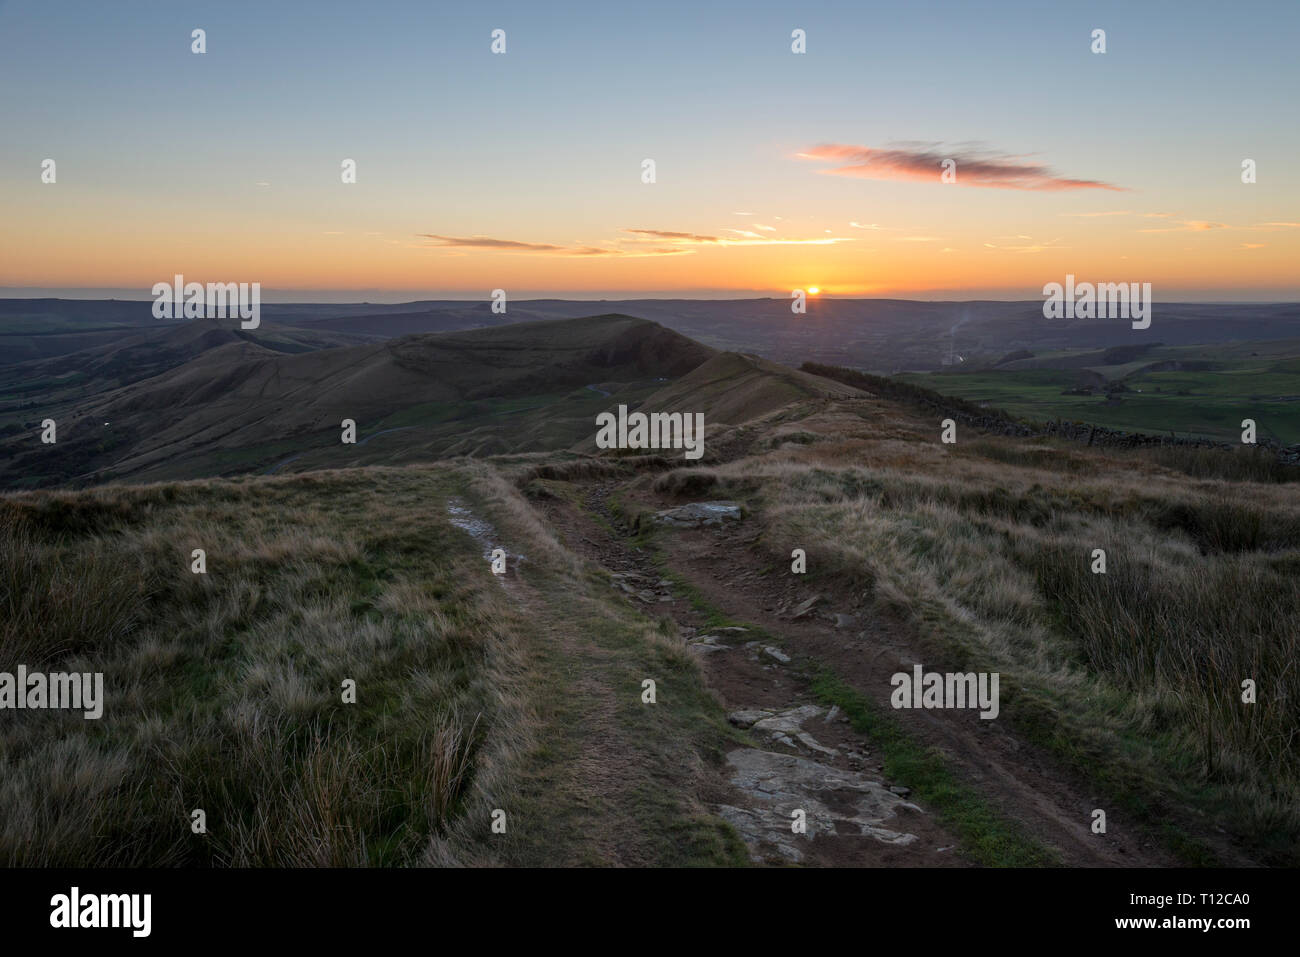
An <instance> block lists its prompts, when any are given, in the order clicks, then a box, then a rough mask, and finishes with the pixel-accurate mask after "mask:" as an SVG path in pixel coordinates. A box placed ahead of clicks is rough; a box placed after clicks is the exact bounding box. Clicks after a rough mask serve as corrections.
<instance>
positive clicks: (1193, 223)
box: [1138, 219, 1235, 233]
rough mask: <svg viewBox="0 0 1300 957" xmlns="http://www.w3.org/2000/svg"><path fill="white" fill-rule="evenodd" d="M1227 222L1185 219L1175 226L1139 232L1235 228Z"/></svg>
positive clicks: (1201, 230) (1193, 231) (1184, 231)
mask: <svg viewBox="0 0 1300 957" xmlns="http://www.w3.org/2000/svg"><path fill="white" fill-rule="evenodd" d="M1234 228H1235V227H1233V226H1229V225H1228V224H1227V223H1212V222H1210V221H1209V220H1207V219H1183V220H1180V221H1179V222H1178V223H1177V225H1174V226H1161V227H1156V228H1151V229H1139V230H1138V232H1139V233H1188V232H1191V233H1204V232H1209V231H1210V230H1211V229H1234Z"/></svg>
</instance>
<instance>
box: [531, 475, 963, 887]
mask: <svg viewBox="0 0 1300 957" xmlns="http://www.w3.org/2000/svg"><path fill="white" fill-rule="evenodd" d="M614 488H615V485H614V484H613V483H604V484H599V485H596V486H593V487H591V488H589V489H588V492H587V500H586V503H585V506H586V507H585V508H584V509H580V508H574V507H573V506H572V505H570V504H568V503H566V502H563V501H561V500H559V499H551V500H547V501H546V502H545V503H544V505H543V507H544V509H545V511H546V513H547V518H548V519H549V520H550V523H551V525H552V526H553V527H554V528H555V529H556V530H557V531H558V532H559V533H560V535H561V537H562V538H563V539H564V541H565V543H566V545H567V546H568V547H570V548H573V549H575V550H577V551H579V552H580V553H582V554H584V555H585V556H586V557H587V558H589V559H592V560H593V561H595V562H597V563H599V564H600V565H601V566H603V567H604V568H606V569H609V570H610V572H611V576H610V577H611V585H612V587H614V588H616V589H618V590H619V591H620V592H622V593H623V594H624V596H625V597H626V598H627V599H628V600H629V601H632V602H635V603H637V604H639V605H641V606H645V611H646V612H647V613H649V614H658V615H660V616H668V617H671V618H672V619H673V621H674V622H675V623H676V626H677V628H678V632H679V634H680V636H681V639H682V641H683V642H684V644H685V645H686V647H687V648H688V649H689V650H691V651H692V652H693V653H695V654H697V655H698V656H699V658H700V662H701V667H702V668H703V670H704V672H705V675H706V678H707V680H708V681H709V684H710V687H711V688H713V690H714V691H715V693H716V694H718V695H719V697H721V699H722V700H723V702H724V704H725V706H726V707H727V708H728V709H729V715H728V718H729V721H730V722H731V723H732V724H733V725H734V726H736V727H737V728H738V729H741V730H744V731H746V732H747V733H748V735H749V737H750V740H751V742H752V746H748V747H738V748H735V749H733V750H732V751H730V752H729V753H728V754H727V755H726V766H725V768H724V769H723V771H722V778H723V780H721V781H720V782H718V783H719V785H720V787H719V788H718V790H717V793H716V796H715V797H714V799H713V808H714V810H715V812H716V813H717V814H718V815H719V816H720V817H722V818H723V819H724V820H727V821H728V822H730V823H731V824H732V825H733V826H734V827H735V829H736V830H737V832H738V833H739V834H740V835H741V837H742V838H743V839H744V841H745V844H746V846H747V847H748V848H749V852H750V856H751V859H752V860H753V861H754V862H756V863H769V864H800V865H812V866H817V865H822V866H885V865H888V866H961V865H962V864H964V863H965V862H964V861H962V860H961V859H960V858H959V857H957V856H956V855H955V854H954V853H953V850H954V847H955V844H956V841H955V839H954V838H953V836H952V835H951V834H949V833H948V832H947V831H945V830H944V829H943V827H942V826H941V825H939V824H938V822H937V821H935V820H934V818H933V817H932V816H931V815H929V814H927V813H926V812H925V810H924V809H923V808H922V807H921V806H919V805H918V804H917V803H915V802H913V801H909V800H908V795H909V790H908V788H907V787H906V786H904V785H900V784H899V783H897V782H889V781H887V780H885V779H884V777H883V775H882V771H883V767H882V766H881V765H880V764H879V763H878V762H875V761H873V759H872V757H871V756H870V753H869V743H868V742H866V741H865V740H863V739H862V738H861V736H860V735H858V734H856V733H855V732H854V731H853V730H852V729H851V728H850V727H849V725H848V722H847V719H846V718H845V717H844V716H843V715H841V714H839V713H838V711H837V710H834V709H832V710H831V711H827V710H826V709H825V708H823V707H821V706H819V705H816V704H815V703H813V699H812V695H811V694H810V692H809V689H808V688H807V687H806V686H805V684H804V682H803V681H802V679H801V678H800V677H799V676H797V675H796V674H794V673H792V671H791V669H790V668H789V664H790V661H791V659H790V657H789V656H788V655H787V654H786V653H785V652H783V651H782V650H781V649H780V648H779V647H776V646H775V645H773V644H771V643H770V642H763V641H757V640H753V638H752V636H750V635H749V634H748V629H746V628H744V627H742V626H723V627H712V628H707V629H706V628H704V627H703V624H704V615H703V614H702V613H701V612H700V611H698V610H697V609H695V608H693V607H692V606H691V604H690V602H688V601H686V600H685V596H683V595H680V594H675V593H674V585H673V582H672V581H671V580H669V579H667V578H664V577H663V576H662V575H660V574H658V572H657V570H656V568H655V566H654V564H653V562H652V561H651V559H650V556H649V555H648V554H646V553H645V552H643V551H641V550H639V549H638V548H637V547H636V546H635V545H633V544H631V541H630V539H631V533H630V530H629V529H627V528H626V527H625V526H624V525H623V523H622V522H621V520H620V519H619V517H618V516H617V515H616V514H614V512H613V510H612V509H610V508H609V501H608V499H609V495H610V493H611V492H612V491H613V490H614ZM697 504H699V505H700V507H696V508H688V509H686V510H685V511H679V512H676V513H670V514H672V517H671V519H670V520H669V521H667V522H665V524H667V525H671V526H673V527H675V528H702V529H715V528H717V527H719V526H721V525H722V524H724V523H725V524H727V525H732V524H735V523H736V522H737V521H739V520H740V519H741V514H740V509H739V507H738V506H736V505H735V503H731V502H725V503H697ZM593 515H595V516H599V519H600V520H599V521H598V520H596V519H594V518H593ZM796 823H797V824H798V825H800V826H799V827H796V826H795V825H796Z"/></svg>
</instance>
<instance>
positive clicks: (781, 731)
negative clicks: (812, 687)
mask: <svg viewBox="0 0 1300 957" xmlns="http://www.w3.org/2000/svg"><path fill="white" fill-rule="evenodd" d="M822 714H824V711H823V709H821V708H819V707H817V706H816V705H815V704H806V705H803V706H802V707H799V708H791V709H789V710H788V711H779V712H777V713H775V714H771V713H769V715H768V716H766V717H762V718H759V719H757V720H756V721H754V723H753V729H754V730H755V731H766V732H767V733H768V734H770V735H772V737H773V738H775V739H776V740H778V741H780V742H781V743H782V744H789V745H790V746H791V747H793V746H794V741H792V740H790V739H791V737H793V738H797V739H798V740H799V741H800V742H801V743H802V744H803V745H804V747H806V748H808V749H809V750H811V751H816V752H818V753H819V754H824V755H826V756H827V757H834V756H835V755H836V754H838V752H837V751H835V750H834V749H833V748H827V747H823V746H822V745H821V744H819V743H818V742H817V739H816V738H814V737H813V736H812V735H811V734H809V733H808V732H807V731H805V730H804V729H803V723H804V722H805V721H807V720H809V719H810V718H816V717H818V716H820V715H822Z"/></svg>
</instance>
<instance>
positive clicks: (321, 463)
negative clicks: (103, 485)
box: [0, 316, 712, 487]
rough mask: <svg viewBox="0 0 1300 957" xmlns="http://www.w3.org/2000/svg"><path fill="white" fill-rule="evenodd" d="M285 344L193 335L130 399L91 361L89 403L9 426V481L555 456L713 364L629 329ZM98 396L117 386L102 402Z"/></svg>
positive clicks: (545, 328) (47, 391)
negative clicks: (599, 424)
mask: <svg viewBox="0 0 1300 957" xmlns="http://www.w3.org/2000/svg"><path fill="white" fill-rule="evenodd" d="M284 335H285V334H284V333H283V332H282V333H280V338H279V339H278V340H277V339H276V338H274V337H272V338H269V339H268V338H263V339H257V338H251V337H246V336H242V335H240V334H239V333H238V332H232V331H230V330H224V329H220V328H217V327H208V328H205V327H202V326H189V327H185V328H184V331H183V333H182V332H181V331H180V330H178V331H177V333H176V335H175V336H174V337H172V338H174V339H176V340H177V341H175V342H171V340H170V339H169V340H168V341H169V342H171V345H172V346H173V347H174V348H172V349H171V350H170V351H169V352H168V355H171V356H173V357H175V356H176V355H178V354H180V355H182V356H184V355H185V350H190V351H191V352H192V353H193V355H192V357H188V358H186V360H185V361H181V362H180V363H179V364H175V363H172V365H171V367H169V368H168V369H167V370H166V371H164V372H161V373H159V374H157V375H154V376H152V377H150V378H146V379H142V380H140V381H132V382H129V383H128V384H126V385H123V386H121V387H116V386H115V384H113V383H112V381H111V380H107V379H106V377H105V373H104V372H103V368H102V367H103V365H104V363H105V362H107V361H108V359H109V358H111V359H112V360H113V364H114V368H116V367H117V366H119V365H120V363H121V358H120V356H118V355H117V354H113V355H112V356H111V357H105V356H104V355H103V354H102V352H100V351H96V352H92V353H90V354H82V358H83V359H85V360H86V362H85V364H84V366H82V367H81V368H82V371H81V375H83V376H84V377H85V382H86V384H87V389H89V390H91V391H89V393H88V394H87V393H85V392H83V391H82V390H80V389H72V388H62V387H60V386H57V385H53V384H50V385H49V387H48V388H35V387H34V391H32V392H31V393H30V396H31V398H30V399H29V400H28V401H25V402H23V403H22V407H21V409H19V410H15V409H12V408H11V410H10V412H9V414H8V416H7V418H8V421H7V422H3V423H0V449H3V450H4V451H5V453H6V457H5V458H4V459H3V460H0V482H3V483H4V484H6V485H8V486H9V487H41V486H47V485H54V484H59V483H63V482H77V483H81V484H88V483H90V482H94V481H103V480H105V479H108V478H127V477H129V478H132V479H135V480H149V479H176V478H189V477H195V476H205V475H218V474H222V475H230V474H239V473H244V472H250V471H266V470H268V469H278V468H284V467H286V466H290V465H291V464H292V463H296V464H292V468H293V469H294V470H297V469H305V468H338V467H346V466H349V465H356V464H371V463H391V462H403V461H421V460H423V461H428V460H430V459H434V458H438V457H442V456H446V455H456V454H476V455H483V454H493V453H501V452H508V451H533V450H538V449H543V448H555V447H557V446H565V445H571V444H573V443H575V442H577V441H578V440H579V439H580V438H582V437H583V436H585V435H586V434H587V433H588V432H589V424H590V422H591V421H594V417H595V414H596V412H597V411H599V410H600V408H603V407H604V406H603V405H601V404H600V403H598V402H594V401H592V400H594V399H599V398H602V397H605V396H606V395H607V394H612V393H614V392H616V391H617V392H620V393H623V392H624V391H626V394H625V395H622V396H621V397H622V399H623V400H624V401H628V400H629V399H630V400H631V401H635V400H638V399H640V398H643V397H644V396H645V395H647V394H648V393H649V392H650V391H653V389H654V388H657V387H658V384H659V383H661V382H662V381H666V380H667V379H668V378H670V377H676V376H680V375H682V374H684V373H686V372H688V371H690V370H691V369H693V368H695V367H696V366H698V365H699V364H700V363H702V362H704V361H705V360H706V359H707V358H708V357H709V356H710V355H711V354H712V353H711V350H709V349H708V348H706V347H704V346H701V345H699V344H698V343H695V342H692V341H691V340H689V339H686V338H685V337H683V336H681V335H679V334H677V333H675V332H672V331H670V330H668V329H665V328H663V327H662V326H659V325H657V324H655V323H652V322H648V321H646V320H641V319H632V318H628V317H625V316H596V317H587V318H583V319H569V320H559V321H555V322H540V323H518V324H513V325H508V326H499V327H492V328H485V329H477V330H472V331H469V332H455V333H444V334H436V335H427V336H411V337H406V338H402V339H394V340H391V341H388V342H384V343H380V344H374V345H360V346H352V347H347V348H320V349H313V350H311V351H305V352H294V353H292V354H289V353H288V352H287V349H288V345H287V344H286V343H285V341H284ZM273 345H278V346H279V347H280V348H272V346H273ZM157 346H158V343H157V342H153V341H149V342H138V343H135V344H132V345H131V346H129V347H128V352H129V354H130V355H131V356H132V357H133V359H134V360H135V361H138V362H141V363H142V364H144V363H147V362H148V361H149V360H150V359H151V358H152V357H153V355H154V350H155V349H156V348H157ZM52 361H54V360H52ZM65 361H66V360H58V362H59V363H64V362H65ZM42 368H43V366H42ZM60 368H62V365H60ZM73 374H74V375H75V374H76V373H73ZM48 378H49V377H48V376H47V377H46V378H45V379H40V380H38V381H37V382H36V385H37V386H39V385H40V383H41V382H46V381H47V380H48ZM94 382H99V383H100V384H101V385H102V384H105V383H106V382H107V383H108V385H107V386H106V387H105V388H104V389H103V391H100V392H98V393H95V392H93V388H92V383H94ZM589 387H591V388H589ZM73 396H76V398H75V399H74V398H72V397H73ZM526 413H535V414H531V415H530V414H526ZM46 418H53V419H54V420H55V421H56V422H57V423H58V428H59V432H58V442H57V443H56V444H54V445H44V444H42V443H41V442H40V440H39V433H40V423H41V422H42V421H43V420H45V419H46ZM344 419H352V420H353V421H355V423H356V425H357V432H358V434H357V442H356V444H355V445H344V444H343V443H342V442H341V441H340V438H341V433H342V430H341V423H342V422H343V420H344ZM380 433H383V438H382V439H381V440H380V441H377V442H375V443H373V444H372V443H371V442H370V441H369V440H370V439H371V438H375V437H377V436H378V435H379V434H380ZM299 459H301V461H300V462H299V461H298V460H299Z"/></svg>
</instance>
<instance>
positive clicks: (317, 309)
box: [0, 297, 1300, 374]
mask: <svg viewBox="0 0 1300 957" xmlns="http://www.w3.org/2000/svg"><path fill="white" fill-rule="evenodd" d="M151 309H152V302H150V301H141V302H134V303H132V302H124V301H120V300H107V301H100V300H60V299H0V363H13V362H19V361H24V360H29V359H34V358H48V357H50V356H54V355H61V354H64V353H66V352H72V351H76V350H79V349H84V348H87V347H90V346H94V345H103V344H107V343H110V342H118V341H121V339H122V337H123V334H124V332H125V331H126V330H129V329H134V330H136V331H138V332H140V333H144V332H148V333H150V334H156V333H157V330H158V327H159V324H160V323H161V322H166V320H158V319H154V318H153V316H152V312H151ZM595 313H606V314H622V315H629V316H636V317H638V318H642V319H651V320H653V321H655V322H658V323H659V324H660V325H663V326H666V327H667V328H669V329H673V330H675V331H677V332H680V333H682V334H683V335H685V336H689V337H690V338H692V339H695V340H697V341H699V342H702V343H704V344H705V345H708V346H710V347H712V348H715V349H719V350H722V351H732V352H752V353H756V354H758V355H761V356H763V357H764V358H767V359H772V360H774V361H777V362H782V363H785V364H787V365H798V364H799V363H801V362H805V361H812V362H823V363H829V364H837V365H844V366H850V367H853V368H861V369H865V370H867V371H871V372H879V373H886V374H892V373H895V372H902V371H918V372H924V371H930V370H937V369H940V368H943V367H945V366H946V365H948V364H949V363H950V362H957V363H960V364H966V363H970V362H972V361H974V362H977V363H982V362H990V363H991V362H993V361H996V360H997V359H1000V358H1002V357H1003V356H1006V355H1008V354H1009V353H1013V352H1015V351H1017V350H1028V351H1031V352H1036V353H1037V352H1043V351H1049V350H1063V349H1068V350H1074V349H1106V348H1110V347H1112V346H1131V345H1136V344H1142V343H1163V344H1164V345H1168V346H1179V345H1196V344H1214V343H1226V342H1246V341H1260V340H1269V339H1286V338H1292V337H1300V304H1297V303H1280V304H1268V303H1265V304H1260V303H1247V304H1239V305H1236V304H1223V303H1209V304H1198V303H1162V302H1156V303H1155V305H1154V310H1153V313H1154V314H1153V318H1152V323H1151V327H1150V328H1149V329H1146V330H1135V329H1132V328H1131V327H1130V325H1129V324H1128V323H1127V322H1124V321H1123V320H1098V319H1079V320H1048V319H1045V318H1044V317H1043V312H1042V301H1041V300H1030V301H1025V302H996V301H972V302H920V301H913V300H904V299H829V298H813V299H811V300H810V301H809V303H808V312H807V313H806V314H804V315H794V314H792V313H791V311H790V301H789V300H788V299H733V300H692V299H631V300H620V301H613V300H611V301H600V302H591V301H583V300H561V299H530V300H520V301H515V302H510V303H509V304H508V306H507V312H506V313H505V314H497V313H493V312H492V310H491V308H490V305H489V303H488V301H487V299H486V297H485V299H484V300H483V301H481V302H471V301H464V300H425V301H419V302H409V303H400V304H394V305H377V304H374V303H355V304H336V303H328V304H282V305H276V304H264V305H263V306H262V322H263V326H262V329H263V330H265V329H267V328H268V327H277V326H278V327H283V326H294V327H298V328H302V329H311V330H314V331H315V332H317V333H318V334H326V333H328V334H330V335H344V336H352V337H362V338H364V339H369V340H372V341H377V340H381V339H388V338H394V337H398V336H403V335H414V334H419V333H429V332H447V331H455V330H460V329H473V328H481V327H487V326H496V325H505V324H508V323H516V322H532V321H538V320H542V319H574V318H579V317H583V316H590V315H593V314H595Z"/></svg>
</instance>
